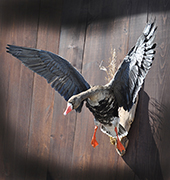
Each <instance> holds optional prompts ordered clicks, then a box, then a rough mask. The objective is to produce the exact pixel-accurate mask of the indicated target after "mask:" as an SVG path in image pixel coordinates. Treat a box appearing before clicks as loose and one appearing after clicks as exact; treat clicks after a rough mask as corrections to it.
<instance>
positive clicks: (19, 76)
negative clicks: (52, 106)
mask: <svg viewBox="0 0 170 180" xmlns="http://www.w3.org/2000/svg"><path fill="white" fill-rule="evenodd" d="M2 3H3V11H2V12H3V13H4V11H6V14H8V15H7V16H5V17H4V24H3V27H4V29H3V30H4V31H3V34H2V35H4V36H3V40H4V41H3V44H2V45H3V54H4V57H5V58H6V59H7V61H4V66H5V67H6V68H4V70H2V71H1V72H2V73H4V74H7V76H6V77H5V79H4V80H5V81H7V83H5V84H4V86H3V87H2V88H3V89H4V96H5V99H4V100H3V101H4V104H3V105H4V108H5V111H4V113H5V116H4V120H3V121H4V129H5V130H4V134H3V141H4V142H3V163H4V172H2V173H4V178H5V179H15V178H16V179H17V177H24V169H25V161H26V155H27V137H28V128H29V113H30V112H29V110H30V109H29V107H30V105H31V97H32V78H33V73H32V72H29V71H27V70H24V69H23V68H22V67H21V63H20V62H19V61H17V60H15V59H14V58H13V57H12V56H10V55H9V54H7V53H6V52H5V47H6V44H7V43H10V44H18V45H24V44H25V43H26V44H28V45H31V44H32V45H35V43H36V41H35V40H36V34H37V29H36V27H37V26H36V25H37V21H36V19H35V26H32V27H31V28H30V31H31V33H32V38H33V41H32V42H30V39H29V38H27V37H29V32H28V29H29V28H28V29H27V25H28V24H27V23H26V22H25V20H26V14H27V13H28V12H27V5H28V4H27V2H25V4H24V5H23V4H22V10H21V9H20V10H18V11H15V10H14V11H13V12H12V14H11V12H10V8H11V6H8V5H6V4H5V2H2ZM15 3H16V4H17V3H19V1H18V2H17V1H16V2H15ZM10 5H12V4H10ZM35 6H36V5H35ZM14 7H16V6H14ZM14 9H15V8H14ZM23 10H24V12H25V13H23ZM8 18H9V19H10V21H11V24H8V22H6V21H5V20H6V19H8ZM18 19H20V21H19V22H20V23H17V22H18ZM33 24H34V22H33ZM23 37H24V38H23ZM8 59H9V60H8ZM23 72H24V73H23ZM2 77H4V76H3V74H2ZM25 83H26V84H25ZM22 86H23V90H24V91H25V97H22V98H28V99H27V101H23V100H22V98H21V96H22V92H23V90H21V87H22ZM20 108H21V109H20ZM21 126H22V128H21ZM18 150H19V151H18ZM16 157H19V158H17V159H16ZM19 162H22V163H21V164H22V165H21V164H20V165H19V166H18V164H19ZM15 174H17V175H18V176H17V177H15Z"/></svg>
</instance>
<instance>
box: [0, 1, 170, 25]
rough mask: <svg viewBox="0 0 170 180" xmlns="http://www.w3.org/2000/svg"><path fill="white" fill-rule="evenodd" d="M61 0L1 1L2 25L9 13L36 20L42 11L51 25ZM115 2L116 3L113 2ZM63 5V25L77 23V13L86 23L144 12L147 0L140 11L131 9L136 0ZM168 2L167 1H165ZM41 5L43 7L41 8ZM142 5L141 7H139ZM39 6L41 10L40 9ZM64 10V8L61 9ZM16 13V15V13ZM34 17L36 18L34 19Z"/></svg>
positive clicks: (83, 2) (155, 10) (71, 2)
mask: <svg viewBox="0 0 170 180" xmlns="http://www.w3.org/2000/svg"><path fill="white" fill-rule="evenodd" d="M62 3H63V2H62V0H56V1H50V3H49V1H48V0H44V1H43V3H42V2H41V1H28V2H27V5H26V6H25V2H24V1H22V0H20V1H19V0H17V1H15V2H14V1H12V0H10V1H3V2H1V3H0V7H1V8H2V9H1V8H0V10H1V17H2V19H3V23H4V25H8V26H11V24H12V19H11V16H10V15H11V14H16V17H15V18H16V19H18V23H19V22H20V20H21V19H22V18H23V19H24V18H26V19H28V20H29V21H30V22H32V21H33V22H34V21H37V14H39V13H42V14H43V17H46V16H47V17H48V16H49V14H50V16H51V21H50V22H49V24H50V23H51V25H53V23H54V19H55V17H56V16H58V14H57V12H56V9H57V8H58V11H59V10H60V9H61V4H62ZM115 3H116V4H115ZM64 4H65V6H67V7H69V8H68V9H69V11H68V10H67V12H64V13H66V15H67V20H66V21H63V23H64V24H65V25H70V24H73V25H74V23H77V13H75V12H77V11H78V12H79V11H80V13H81V16H80V17H81V18H80V19H79V22H78V23H88V24H90V23H91V22H94V21H96V20H109V19H112V20H113V19H114V18H119V17H124V16H127V12H130V14H131V15H133V14H135V15H136V14H137V13H146V11H147V9H148V0H143V1H142V3H141V4H140V11H134V10H132V9H131V8H132V6H133V5H134V4H136V0H131V1H117V2H115V1H113V0H105V1H98V0H93V1H91V0H87V1H82V2H81V1H79V0H74V1H68V0H66V1H64ZM167 4H168V3H167ZM116 5H117V6H119V7H122V8H124V7H126V10H123V11H118V10H117V6H116ZM41 6H43V7H44V9H43V10H42V8H41ZM141 6H142V7H141ZM164 6H165V7H166V10H168V9H169V8H170V6H167V5H164ZM40 8H41V12H39V11H40ZM160 10H161V8H160V7H159V6H152V12H159V11H160ZM63 11H64V9H63ZM17 14H18V15H17ZM68 14H69V15H68ZM35 18H36V19H35Z"/></svg>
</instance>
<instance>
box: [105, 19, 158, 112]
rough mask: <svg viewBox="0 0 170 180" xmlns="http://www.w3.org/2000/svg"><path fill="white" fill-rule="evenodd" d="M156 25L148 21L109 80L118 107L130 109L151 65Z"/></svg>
mask: <svg viewBox="0 0 170 180" xmlns="http://www.w3.org/2000/svg"><path fill="white" fill-rule="evenodd" d="M156 29H157V27H156V25H155V21H154V22H152V23H148V24H147V25H146V27H145V29H144V31H143V34H142V35H141V36H140V37H139V39H138V40H137V43H136V45H135V46H134V47H133V48H132V49H131V50H130V51H129V53H128V55H127V56H126V57H125V59H124V61H123V63H122V64H121V66H120V68H119V69H118V71H117V72H116V73H115V76H114V78H113V79H112V80H111V81H110V82H109V84H108V85H109V86H111V88H112V89H113V92H114V95H115V96H116V99H117V101H118V104H119V107H122V106H123V108H124V109H125V110H128V111H129V110H130V109H131V107H132V105H133V104H134V102H135V99H136V97H137V94H138V92H139V90H140V88H141V86H142V84H143V81H144V79H145V77H146V75H147V73H148V71H149V69H150V68H151V66H152V61H153V60H154V54H155V50H154V49H155V47H156V43H153V41H154V38H155V31H156Z"/></svg>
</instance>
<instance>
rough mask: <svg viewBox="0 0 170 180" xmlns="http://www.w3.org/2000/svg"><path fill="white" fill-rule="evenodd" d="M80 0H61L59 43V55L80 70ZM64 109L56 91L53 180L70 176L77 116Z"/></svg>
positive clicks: (82, 43)
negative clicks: (65, 113) (64, 113)
mask: <svg viewBox="0 0 170 180" xmlns="http://www.w3.org/2000/svg"><path fill="white" fill-rule="evenodd" d="M83 3H84V2H83V1H82V0H79V1H68V2H64V3H63V12H62V26H61V36H60V45H59V55H61V56H63V57H64V58H65V59H67V60H68V61H69V62H70V63H71V64H72V65H73V66H74V67H76V68H77V69H78V70H79V71H80V72H81V69H82V57H83V50H84V49H83V48H84V38H85V37H84V33H85V28H86V27H85V25H86V24H85V23H84V16H86V14H84V12H83ZM73 4H74V5H75V7H74V6H73ZM73 17H74V18H73ZM69 18H71V19H72V18H73V19H72V22H71V23H70V20H68V19H69ZM65 108H66V102H65V100H64V99H63V98H61V96H60V95H59V94H58V93H56V94H55V103H54V109H55V110H54V115H53V122H52V135H51V153H50V166H49V171H50V174H51V176H52V177H53V178H56V179H70V178H72V177H70V174H71V167H72V157H73V156H72V154H73V146H74V139H75V131H76V121H77V115H76V113H75V112H71V113H70V114H69V115H67V116H63V112H64V109H65Z"/></svg>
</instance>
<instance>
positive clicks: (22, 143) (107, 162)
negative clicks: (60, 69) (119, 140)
mask: <svg viewBox="0 0 170 180" xmlns="http://www.w3.org/2000/svg"><path fill="white" fill-rule="evenodd" d="M62 3H63V6H62ZM169 9H170V5H169V3H168V1H167V0H164V1H161V0H158V1H153V0H144V1H139V0H137V1H136V0H132V1H130V0H127V1H124V0H119V1H111V0H107V1H103V0H93V1H83V0H73V1H67V0H65V1H62V0H60V1H55V0H52V1H50V2H48V1H46V0H36V1H33V2H31V1H28V0H24V1H20V0H17V1H15V3H14V2H13V1H12V0H8V1H4V0H3V1H1V2H0V16H1V18H0V39H1V40H0V100H1V101H0V109H1V111H0V124H1V125H0V179H2V180H5V179H10V180H11V179H17V180H18V179H49V178H50V177H51V178H52V179H61V180H62V179H71V180H72V179H74V180H76V179H78V180H81V179H82V180H85V179H93V180H94V179H98V180H100V179H105V180H107V179H135V180H138V179H165V180H166V179H169V177H170V174H169V169H168V168H169V158H170V156H169V154H168V152H169V149H170V145H169V125H170V124H169V117H170V115H169V112H168V108H169V104H170V102H169V101H170V97H169V93H168V92H169V90H170V89H169V75H170V74H169V66H170V64H169V61H168V57H169V51H168V49H169V38H170V37H169V26H170V24H169ZM4 15H5V16H4ZM155 15H156V18H157V25H158V32H157V37H156V42H157V44H158V46H157V49H156V50H157V53H156V57H155V61H154V62H153V67H152V68H151V70H150V72H149V74H148V76H147V78H146V80H145V83H144V86H143V89H142V91H141V92H140V101H139V104H138V108H137V114H136V119H135V122H134V123H133V124H132V128H131V130H130V133H129V135H128V138H129V140H130V143H129V146H128V149H127V153H126V154H125V155H124V156H123V158H121V157H119V156H118V155H117V153H116V151H115V148H114V146H113V145H111V144H110V142H109V138H108V137H107V136H106V135H104V134H103V133H101V132H100V130H99V131H98V133H97V140H98V142H99V146H98V147H96V149H93V147H92V146H91V144H90V141H91V137H92V134H93V127H94V123H93V116H92V114H91V113H90V112H89V111H88V110H87V109H86V107H85V106H84V108H83V111H82V113H81V114H76V113H75V112H71V113H70V114H69V115H68V116H66V117H65V116H63V112H64V109H65V106H66V102H65V100H64V99H63V98H61V97H60V95H59V94H58V93H57V92H56V93H55V91H54V90H53V89H52V88H51V87H50V85H48V84H47V82H46V80H44V79H43V78H41V77H40V76H38V75H35V74H33V73H32V72H31V71H30V70H29V69H27V68H26V67H25V66H23V65H21V63H20V62H19V61H18V60H16V59H15V58H14V57H12V56H10V55H9V54H7V53H6V52H5V46H6V44H7V43H9V44H15V45H21V46H27V47H36V48H39V49H44V50H49V51H52V52H54V53H59V55H61V56H63V57H64V58H66V59H68V60H69V61H70V62H71V64H73V65H74V66H75V67H76V68H77V69H78V70H79V71H80V72H82V73H83V75H84V77H85V79H86V80H87V81H88V82H89V83H90V84H91V85H96V84H105V83H106V81H105V76H106V74H105V72H102V71H100V70H99V67H98V65H99V63H100V62H101V61H102V60H104V65H105V66H107V62H108V59H109V58H110V57H111V56H112V55H111V49H114V48H115V50H116V55H117V59H116V67H117V66H118V65H119V63H120V62H122V60H123V58H124V56H125V55H126V53H127V52H128V50H129V49H130V48H131V47H132V46H133V45H134V44H135V42H136V40H137V38H138V37H139V35H140V34H141V32H142V30H143V28H144V25H145V23H146V20H147V18H148V16H149V18H150V17H151V16H155ZM61 19H62V23H61ZM60 32H61V33H60Z"/></svg>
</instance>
